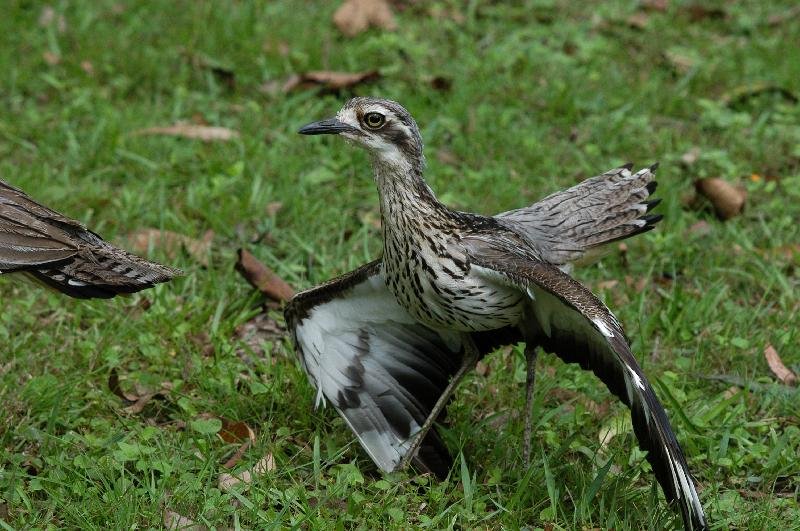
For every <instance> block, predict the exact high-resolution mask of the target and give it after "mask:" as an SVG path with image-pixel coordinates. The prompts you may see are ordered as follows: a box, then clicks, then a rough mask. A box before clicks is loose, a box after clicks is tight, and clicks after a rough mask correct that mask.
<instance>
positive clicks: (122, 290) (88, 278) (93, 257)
mask: <svg viewBox="0 0 800 531" xmlns="http://www.w3.org/2000/svg"><path fill="white" fill-rule="evenodd" d="M26 273H28V274H29V275H30V276H31V277H33V278H34V279H35V280H36V281H38V282H39V283H41V284H44V285H45V286H47V287H49V288H52V289H54V290H56V291H59V292H61V293H64V294H65V295H68V296H70V297H74V298H76V299H110V298H112V297H115V296H116V295H122V294H126V293H136V292H137V291H141V290H144V289H147V288H152V287H153V286H155V285H156V284H160V283H162V282H167V281H168V280H170V279H172V278H173V277H176V276H178V275H181V274H182V272H181V271H180V270H178V269H173V268H171V267H166V266H163V265H161V264H157V263H155V262H150V261H149V260H145V259H143V258H139V257H138V256H135V255H132V254H130V253H128V252H126V251H123V250H122V249H118V248H116V247H112V246H111V245H109V244H107V243H106V242H102V246H101V247H99V248H96V249H93V250H92V251H91V253H82V254H79V255H77V256H75V257H74V258H72V259H71V260H69V261H67V262H63V263H60V264H59V263H56V264H51V265H48V266H46V267H43V268H40V269H29V270H27V271H26Z"/></svg>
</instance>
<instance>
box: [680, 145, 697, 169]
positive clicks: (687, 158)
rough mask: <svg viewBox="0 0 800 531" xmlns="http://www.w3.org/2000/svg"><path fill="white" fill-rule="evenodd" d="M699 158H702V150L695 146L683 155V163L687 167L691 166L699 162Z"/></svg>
mask: <svg viewBox="0 0 800 531" xmlns="http://www.w3.org/2000/svg"><path fill="white" fill-rule="evenodd" d="M699 158H700V148H699V147H697V146H694V147H693V148H691V149H690V150H689V151H687V152H686V153H684V154H683V155H681V162H683V163H684V164H686V165H687V166H691V165H692V164H694V163H695V162H697V159H699Z"/></svg>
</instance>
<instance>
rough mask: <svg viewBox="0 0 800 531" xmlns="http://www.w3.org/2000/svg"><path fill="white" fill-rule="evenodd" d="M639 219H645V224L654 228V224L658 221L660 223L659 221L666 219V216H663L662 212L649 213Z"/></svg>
mask: <svg viewBox="0 0 800 531" xmlns="http://www.w3.org/2000/svg"><path fill="white" fill-rule="evenodd" d="M648 210H649V209H648ZM639 219H641V220H642V221H644V223H645V224H644V226H645V227H650V228H653V226H654V225H655V224H656V223H658V222H659V221H661V220H662V219H664V216H663V215H662V214H648V215H646V216H642V217H640V218H639Z"/></svg>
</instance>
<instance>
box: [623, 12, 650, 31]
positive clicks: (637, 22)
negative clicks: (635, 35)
mask: <svg viewBox="0 0 800 531" xmlns="http://www.w3.org/2000/svg"><path fill="white" fill-rule="evenodd" d="M625 22H626V23H627V24H628V26H629V27H631V28H633V29H637V30H643V29H645V28H647V23H648V22H650V17H649V16H648V14H647V13H644V12H643V11H637V12H636V13H634V14H632V15H631V16H629V17H628V18H627V19H625Z"/></svg>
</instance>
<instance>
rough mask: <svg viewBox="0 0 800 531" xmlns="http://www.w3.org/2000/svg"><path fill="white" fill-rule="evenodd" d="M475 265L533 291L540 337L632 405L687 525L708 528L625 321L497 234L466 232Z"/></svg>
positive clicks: (645, 445) (644, 444)
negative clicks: (631, 347) (632, 351)
mask: <svg viewBox="0 0 800 531" xmlns="http://www.w3.org/2000/svg"><path fill="white" fill-rule="evenodd" d="M462 241H463V243H464V245H466V247H467V249H468V254H469V257H470V261H471V263H472V267H473V268H475V270H476V271H477V272H479V273H483V274H484V275H486V277H487V279H492V280H494V281H495V282H504V283H506V284H507V285H512V286H516V287H518V288H519V289H520V290H521V291H523V292H525V293H527V294H528V296H529V297H530V301H531V304H530V306H531V308H532V314H533V318H532V319H529V321H535V322H526V323H525V325H527V326H533V327H534V328H535V334H536V339H537V341H538V343H539V344H540V345H541V346H542V348H544V349H545V350H546V351H549V352H552V353H555V354H556V355H558V356H559V357H560V358H562V359H563V360H564V361H567V362H570V363H578V364H579V365H580V366H581V367H582V368H584V369H589V370H591V371H592V372H594V374H595V375H597V376H598V377H599V378H600V379H601V380H602V381H603V383H605V384H606V386H607V387H608V388H609V390H610V391H611V392H612V393H614V394H615V395H616V396H617V397H619V398H620V400H622V401H623V402H624V403H625V404H626V405H627V406H628V407H629V408H630V410H631V417H632V420H633V428H634V432H635V433H636V437H637V439H638V441H639V446H640V447H641V448H642V449H643V450H646V451H647V459H648V461H650V464H651V465H652V467H653V471H654V473H655V476H656V479H658V482H659V483H660V484H661V487H662V488H663V490H664V493H665V495H666V498H667V500H668V501H670V502H673V501H677V503H678V504H679V506H680V510H681V514H682V516H683V521H684V526H685V527H686V529H706V528H707V526H706V521H705V516H704V513H703V508H702V506H701V504H700V498H699V497H698V494H697V491H696V489H695V485H694V482H693V480H692V476H691V474H690V472H689V468H688V465H687V463H686V459H685V457H684V455H683V451H682V450H681V447H680V445H679V444H678V441H677V439H676V438H675V434H674V433H673V431H672V427H671V426H670V423H669V419H668V418H667V414H666V412H665V411H664V408H663V406H662V405H661V403H660V402H659V401H658V398H657V397H656V395H655V393H654V392H653V389H652V387H651V385H650V382H648V380H647V378H646V377H645V375H644V373H643V372H642V369H641V368H640V367H639V364H638V362H637V361H636V358H635V357H634V356H633V354H632V353H631V350H630V346H629V344H628V340H627V339H626V337H625V334H624V332H623V330H622V326H621V325H620V323H619V322H618V321H617V319H616V318H615V317H614V315H613V314H612V313H611V311H610V310H609V309H608V308H606V306H605V305H604V304H603V303H602V302H601V301H600V300H599V299H598V298H597V297H595V296H594V295H593V294H592V293H591V292H590V291H589V290H588V289H586V288H585V287H583V286H582V285H581V284H580V283H578V282H577V281H575V280H574V279H572V278H571V277H570V276H569V275H567V274H565V273H563V272H562V271H561V270H559V269H558V268H557V267H556V266H554V265H550V264H546V263H544V262H541V261H539V260H536V259H535V258H533V257H529V256H525V255H524V254H521V253H520V252H519V251H518V250H516V249H515V247H514V246H513V245H511V244H510V242H509V243H505V244H504V242H505V240H504V239H503V238H502V237H498V236H497V235H491V236H490V235H487V236H485V237H484V236H477V235H476V236H468V237H466V238H464V239H463V240H462Z"/></svg>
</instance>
